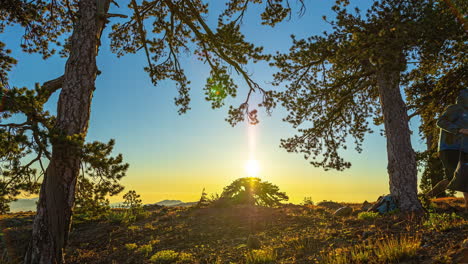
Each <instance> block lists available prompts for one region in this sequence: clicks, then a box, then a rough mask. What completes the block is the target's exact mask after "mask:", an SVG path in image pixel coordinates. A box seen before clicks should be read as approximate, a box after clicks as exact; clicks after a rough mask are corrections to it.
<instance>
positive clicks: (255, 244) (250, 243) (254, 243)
mask: <svg viewBox="0 0 468 264" xmlns="http://www.w3.org/2000/svg"><path fill="white" fill-rule="evenodd" d="M247 247H248V248H250V249H260V248H261V247H262V242H260V239H258V237H256V236H254V235H250V236H249V238H248V239H247Z"/></svg>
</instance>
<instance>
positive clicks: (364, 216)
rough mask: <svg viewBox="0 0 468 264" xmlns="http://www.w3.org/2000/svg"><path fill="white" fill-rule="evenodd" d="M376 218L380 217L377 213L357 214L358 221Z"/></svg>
mask: <svg viewBox="0 0 468 264" xmlns="http://www.w3.org/2000/svg"><path fill="white" fill-rule="evenodd" d="M378 217H380V214H379V213H377V212H361V213H359V214H358V219H360V220H374V219H376V218H378Z"/></svg>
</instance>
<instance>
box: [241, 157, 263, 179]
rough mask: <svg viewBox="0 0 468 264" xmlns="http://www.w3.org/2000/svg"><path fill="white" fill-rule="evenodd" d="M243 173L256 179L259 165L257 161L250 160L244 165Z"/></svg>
mask: <svg viewBox="0 0 468 264" xmlns="http://www.w3.org/2000/svg"><path fill="white" fill-rule="evenodd" d="M245 171H246V172H247V175H248V176H249V177H257V175H258V172H259V171H260V165H259V164H258V161H257V160H254V159H250V160H248V161H247V162H246V163H245Z"/></svg>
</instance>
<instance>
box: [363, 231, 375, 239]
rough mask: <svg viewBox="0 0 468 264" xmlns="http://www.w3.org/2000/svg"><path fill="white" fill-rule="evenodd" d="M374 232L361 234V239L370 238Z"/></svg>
mask: <svg viewBox="0 0 468 264" xmlns="http://www.w3.org/2000/svg"><path fill="white" fill-rule="evenodd" d="M374 233H375V232H372V231H364V232H362V239H366V238H368V237H370V236H372V235H373V234H374Z"/></svg>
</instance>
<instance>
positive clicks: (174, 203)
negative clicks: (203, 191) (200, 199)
mask: <svg viewBox="0 0 468 264" xmlns="http://www.w3.org/2000/svg"><path fill="white" fill-rule="evenodd" d="M196 203H197V202H188V203H184V202H182V201H181V200H163V201H160V202H157V203H155V204H156V205H162V206H183V207H189V206H192V205H195V204H196Z"/></svg>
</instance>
